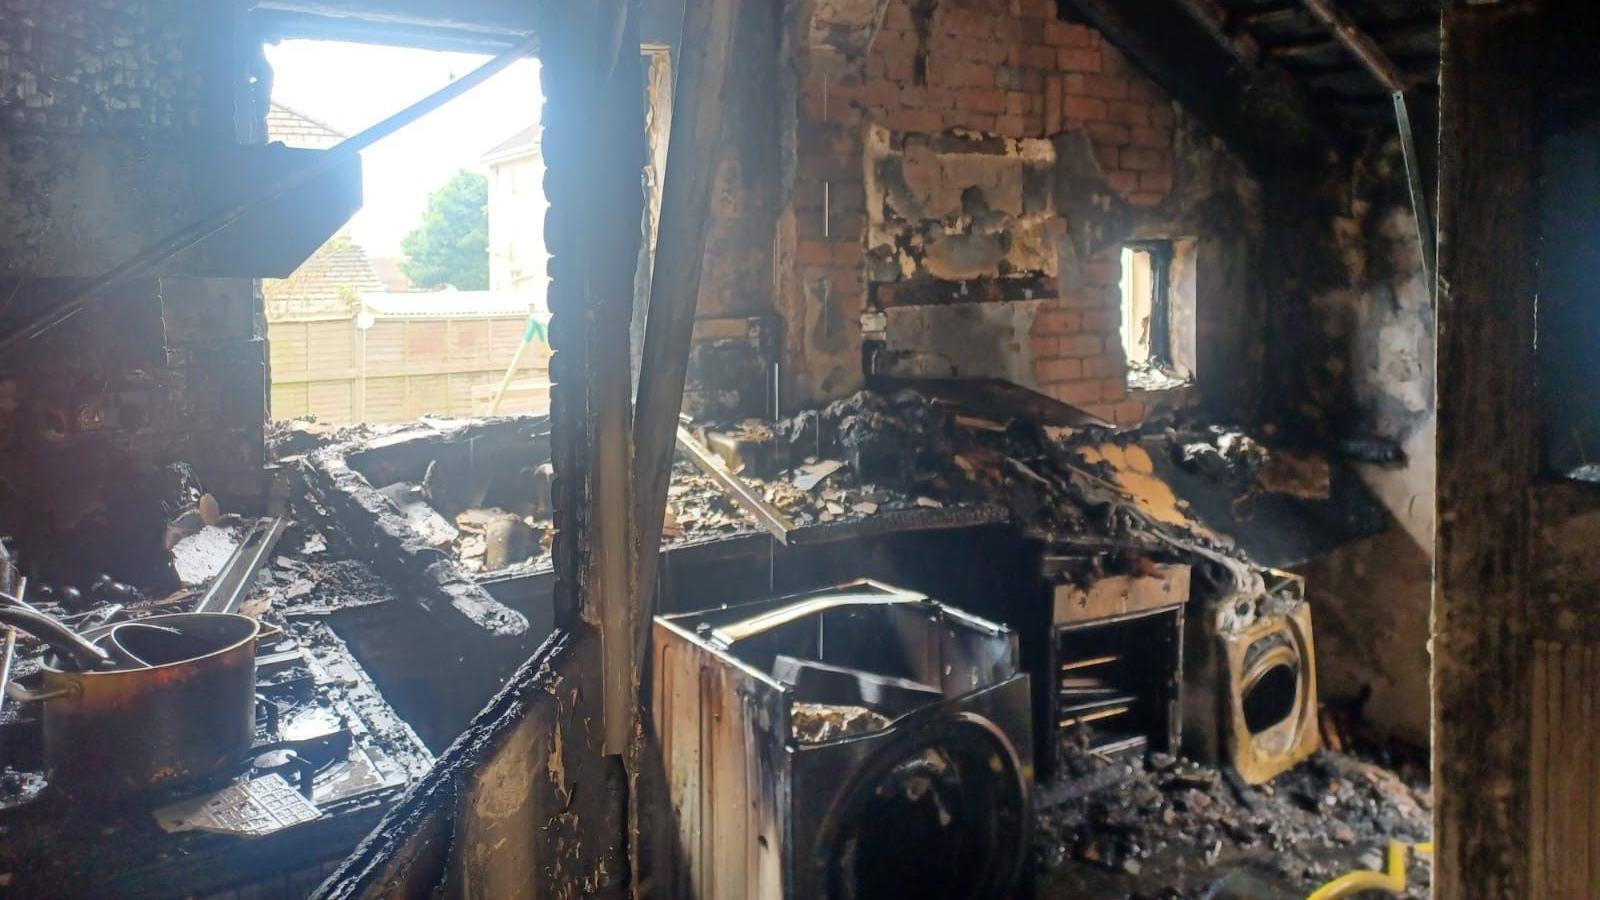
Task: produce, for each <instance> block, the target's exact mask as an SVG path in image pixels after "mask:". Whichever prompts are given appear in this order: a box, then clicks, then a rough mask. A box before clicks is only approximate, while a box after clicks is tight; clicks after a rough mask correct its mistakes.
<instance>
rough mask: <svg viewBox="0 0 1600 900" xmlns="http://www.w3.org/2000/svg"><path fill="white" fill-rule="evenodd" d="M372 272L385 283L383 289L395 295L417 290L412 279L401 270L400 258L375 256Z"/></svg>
mask: <svg viewBox="0 0 1600 900" xmlns="http://www.w3.org/2000/svg"><path fill="white" fill-rule="evenodd" d="M371 259H372V270H373V271H374V272H377V273H378V280H379V281H381V282H383V288H384V290H386V291H389V292H390V293H394V294H401V293H405V292H407V291H413V290H416V286H415V285H413V284H412V283H411V279H410V278H407V277H406V273H405V272H402V271H401V270H400V258H399V257H395V256H374V257H372V258H371Z"/></svg>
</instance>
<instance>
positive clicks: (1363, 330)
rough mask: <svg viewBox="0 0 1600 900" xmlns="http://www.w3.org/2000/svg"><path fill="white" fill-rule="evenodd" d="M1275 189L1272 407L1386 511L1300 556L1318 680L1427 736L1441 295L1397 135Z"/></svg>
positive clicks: (1384, 721) (1404, 732)
mask: <svg viewBox="0 0 1600 900" xmlns="http://www.w3.org/2000/svg"><path fill="white" fill-rule="evenodd" d="M1281 190H1283V192H1284V193H1283V194H1281V195H1274V194H1273V192H1271V191H1269V192H1268V194H1269V200H1268V202H1269V204H1271V206H1270V208H1269V211H1268V213H1267V216H1268V221H1269V222H1270V223H1271V225H1269V228H1268V230H1267V233H1266V239H1267V241H1268V247H1269V249H1268V250H1267V251H1266V255H1267V257H1269V258H1270V259H1272V260H1273V261H1274V263H1273V265H1274V266H1275V268H1276V271H1277V272H1278V274H1279V276H1280V278H1281V280H1278V281H1277V282H1276V283H1277V284H1279V285H1280V289H1279V292H1278V293H1277V295H1276V296H1275V297H1274V300H1273V302H1272V304H1271V305H1270V307H1269V310H1268V312H1269V315H1270V317H1271V320H1272V338H1271V340H1270V342H1269V345H1268V352H1267V356H1266V360H1265V362H1266V365H1267V372H1268V375H1267V377H1266V378H1265V382H1266V383H1267V384H1270V385H1272V388H1271V389H1269V390H1267V391H1265V392H1264V395H1263V405H1262V415H1263V418H1264V419H1265V420H1266V421H1267V422H1270V423H1272V424H1273V425H1274V426H1275V427H1277V428H1278V429H1280V431H1281V432H1282V433H1284V434H1285V435H1287V436H1289V437H1290V439H1291V440H1298V441H1304V442H1310V443H1316V444H1320V445H1323V446H1336V445H1343V446H1345V447H1346V448H1348V449H1352V450H1354V451H1355V453H1354V456H1353V458H1352V462H1353V464H1354V466H1355V468H1356V470H1357V472H1359V474H1360V475H1361V478H1362V480H1363V481H1364V482H1365V483H1366V485H1367V487H1368V488H1369V489H1370V490H1371V491H1372V492H1373V494H1374V495H1375V496H1376V497H1377V498H1378V499H1379V500H1380V501H1381V502H1382V503H1383V505H1384V507H1385V508H1386V509H1387V510H1388V512H1389V514H1390V516H1391V519H1392V523H1391V527H1390V529H1389V530H1387V531H1385V532H1384V533H1382V534H1380V535H1377V536H1375V537H1372V538H1368V539H1366V540H1363V541H1360V542H1357V543H1355V544H1351V545H1348V546H1345V547H1342V548H1340V549H1338V550H1336V551H1334V552H1333V553H1331V554H1329V555H1327V556H1324V557H1322V558H1321V559H1318V560H1316V561H1315V562H1313V563H1311V564H1309V565H1308V566H1306V567H1305V568H1304V570H1303V573H1304V574H1305V575H1306V584H1307V595H1308V597H1309V598H1310V599H1311V601H1312V603H1313V604H1314V605H1315V606H1316V607H1317V609H1318V610H1319V611H1320V612H1322V615H1320V616H1319V618H1318V631H1319V634H1320V637H1321V644H1320V645H1319V649H1320V650H1321V651H1322V652H1321V654H1320V658H1319V665H1320V666H1321V672H1322V674H1323V688H1324V691H1325V693H1326V694H1327V695H1328V696H1329V697H1330V698H1332V699H1333V700H1334V701H1335V702H1336V703H1337V702H1352V703H1357V702H1358V703H1360V704H1361V705H1362V706H1363V711H1364V714H1365V716H1366V718H1367V719H1368V721H1370V722H1372V723H1373V724H1374V725H1375V726H1376V727H1377V728H1378V730H1379V731H1380V732H1382V733H1383V734H1385V735H1386V736H1390V737H1397V738H1400V739H1401V740H1403V741H1405V742H1406V743H1409V744H1411V745H1412V746H1415V747H1425V746H1427V744H1428V734H1429V724H1428V668H1429V656H1428V615H1429V613H1428V607H1429V603H1430V598H1431V591H1432V563H1433V527H1434V487H1433V482H1434V472H1435V468H1434V384H1433V355H1434V334H1435V331H1434V305H1433V294H1432V291H1431V289H1430V285H1429V284H1428V283H1427V281H1426V280H1425V277H1424V274H1423V267H1422V260H1421V254H1420V245H1419V244H1418V239H1417V230H1416V219H1415V217H1414V216H1413V214H1412V211H1411V207H1410V202H1409V199H1408V197H1407V195H1406V185H1405V174H1404V168H1403V163H1402V160H1401V157H1400V148H1399V143H1398V141H1397V140H1395V139H1394V138H1392V137H1389V136H1387V135H1383V134H1380V135H1379V136H1378V137H1375V138H1373V139H1371V140H1370V141H1369V143H1368V144H1367V145H1366V146H1365V147H1363V148H1361V149H1360V150H1359V152H1357V153H1355V154H1353V156H1352V159H1351V160H1350V161H1349V162H1348V163H1346V164H1343V165H1341V166H1338V167H1334V168H1331V169H1330V170H1329V173H1328V174H1327V175H1326V176H1325V178H1324V180H1323V181H1322V182H1321V183H1320V184H1319V185H1315V186H1309V187H1308V186H1304V185H1302V186H1301V188H1300V189H1299V190H1295V191H1289V190H1288V189H1287V188H1281ZM1308 206H1309V208H1310V209H1311V210H1312V214H1310V215H1307V214H1306V212H1305V210H1306V208H1307V207H1308ZM1273 248H1276V249H1273Z"/></svg>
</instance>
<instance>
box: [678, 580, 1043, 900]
mask: <svg viewBox="0 0 1600 900" xmlns="http://www.w3.org/2000/svg"><path fill="white" fill-rule="evenodd" d="M654 646H655V679H654V692H655V697H654V700H655V728H656V736H657V738H658V740H659V742H660V748H661V753H662V757H663V760H664V764H665V769H666V777H667V781H668V791H669V794H670V797H671V803H672V813H673V817H674V825H675V831H674V834H673V839H672V840H665V841H660V842H659V843H660V844H661V845H662V849H661V850H659V851H658V852H655V853H654V854H653V856H654V858H653V859H652V861H651V869H652V876H651V877H652V879H653V880H654V881H656V882H657V883H659V884H661V885H663V887H664V889H665V893H667V894H669V895H671V896H682V897H697V898H701V900H707V898H745V897H774V898H777V897H805V898H811V897H830V898H853V897H889V896H916V897H924V898H929V897H962V898H967V897H974V898H975V897H1000V896H1009V895H1010V891H1011V887H1012V885H1013V884H1014V882H1015V881H1016V879H1017V877H1018V874H1019V872H1020V870H1021V867H1022V865H1023V861H1024V858H1025V857H1026V854H1027V847H1028V830H1029V821H1030V815H1031V813H1030V804H1031V784H1032V775H1033V763H1032V736H1031V721H1030V713H1029V687H1028V684H1029V682H1028V676H1027V675H1025V674H1023V673H1022V672H1021V670H1020V669H1019V666H1018V652H1017V640H1016V636H1015V635H1014V634H1013V633H1012V632H1011V630H1010V629H1008V628H1006V627H1004V626H1001V625H996V624H994V623H991V622H988V621H985V620H983V619H980V618H977V617H975V616H972V615H969V614H967V613H964V612H961V611H960V610H957V609H954V608H952V607H949V606H946V605H944V604H941V603H937V602H934V601H933V600H930V599H928V598H927V597H926V596H924V595H922V594H918V593H914V592H911V591H906V590H901V589H898V588H894V587H890V586H888V585H885V584H881V583H878V582H873V581H857V582H852V583H849V584H844V585H840V586H838V587H834V588H829V589H826V590H822V591H817V592H813V593H807V594H801V595H795V596H788V597H782V598H778V599H774V600H766V601H760V602H756V603H750V604H744V605H739V606H733V607H724V608H721V609H716V610H711V611H707V612H698V613H688V614H682V615H673V616H662V617H657V618H656V620H655V628H654Z"/></svg>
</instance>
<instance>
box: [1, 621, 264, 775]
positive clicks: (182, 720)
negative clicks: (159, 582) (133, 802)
mask: <svg viewBox="0 0 1600 900" xmlns="http://www.w3.org/2000/svg"><path fill="white" fill-rule="evenodd" d="M150 626H158V627H150ZM259 630H260V625H259V623H257V622H256V621H255V620H254V619H251V618H249V617H247V616H240V615H235V614H231V613H183V614H178V615H165V616H151V617H150V618H147V619H140V620H139V621H138V622H137V623H133V622H126V623H120V624H118V625H107V626H102V627H100V628H96V629H92V630H90V631H88V632H86V633H85V634H84V635H83V636H84V637H85V638H87V639H88V640H89V641H90V642H93V643H96V644H98V645H99V646H101V647H104V646H106V645H107V644H108V643H109V644H111V645H112V646H115V647H117V648H118V652H125V653H128V654H129V655H131V656H133V657H134V658H135V659H136V661H137V663H138V664H140V665H139V667H137V668H118V669H105V668H100V669H89V670H74V669H72V668H71V667H70V666H68V665H66V664H65V663H64V661H63V660H61V659H60V658H57V657H51V658H47V659H46V660H45V665H44V671H43V683H42V685H41V686H40V688H39V689H38V690H27V689H24V688H22V687H20V686H19V685H17V684H16V683H15V682H13V683H12V684H11V685H9V686H8V687H7V691H8V693H9V694H10V695H11V696H12V697H15V698H16V699H19V700H24V701H27V700H42V701H44V715H43V719H44V755H45V764H46V766H47V768H48V769H49V771H50V780H51V783H52V784H54V785H55V786H57V787H59V788H60V789H61V790H62V791H63V792H64V793H66V794H68V795H71V796H73V797H78V798H97V797H118V796H128V795H132V794H139V793H144V792H147V791H151V790H155V789H164V788H177V787H183V786H187V785H190V784H193V783H195V782H199V781H202V780H204V779H206V778H208V777H210V776H211V775H214V774H216V773H218V772H220V771H222V770H223V769H226V768H228V767H229V766H231V765H233V764H235V763H236V762H237V761H238V760H239V759H240V758H241V757H242V756H243V755H244V753H245V751H246V750H248V749H249V747H250V745H251V742H252V740H253V739H254V737H255V680H256V679H255V639H256V634H257V633H258V632H259Z"/></svg>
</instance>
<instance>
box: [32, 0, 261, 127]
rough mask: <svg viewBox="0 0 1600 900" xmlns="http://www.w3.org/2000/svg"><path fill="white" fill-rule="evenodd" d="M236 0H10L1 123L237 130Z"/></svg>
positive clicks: (47, 125)
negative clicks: (229, 66) (220, 65)
mask: <svg viewBox="0 0 1600 900" xmlns="http://www.w3.org/2000/svg"><path fill="white" fill-rule="evenodd" d="M232 6H233V4H229V3H220V2H219V3H211V2H195V0H117V2H99V3H86V2H80V0H7V2H6V3H5V4H4V6H3V7H0V122H4V123H7V124H9V125H12V126H27V127H33V128H51V129H71V130H100V131H113V130H138V129H160V130H164V131H165V130H189V131H193V130H202V129H212V130H218V131H221V130H226V131H228V132H231V130H232V127H233V126H232V112H231V98H232V94H231V91H232V86H231V82H230V81H229V80H228V79H226V78H217V77H216V72H215V70H214V66H215V64H216V62H217V60H218V59H219V57H226V56H228V55H230V54H231V51H232V48H233V29H232V25H231V23H232V20H233V19H232Z"/></svg>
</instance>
